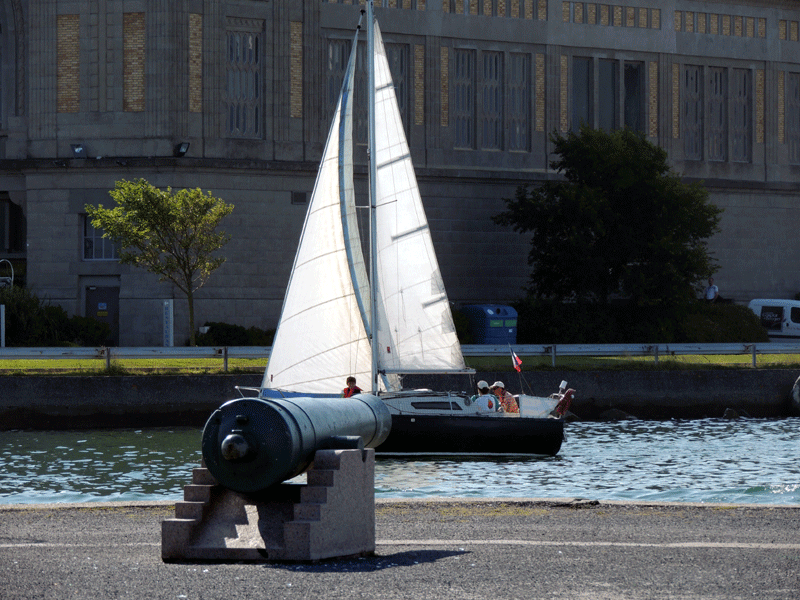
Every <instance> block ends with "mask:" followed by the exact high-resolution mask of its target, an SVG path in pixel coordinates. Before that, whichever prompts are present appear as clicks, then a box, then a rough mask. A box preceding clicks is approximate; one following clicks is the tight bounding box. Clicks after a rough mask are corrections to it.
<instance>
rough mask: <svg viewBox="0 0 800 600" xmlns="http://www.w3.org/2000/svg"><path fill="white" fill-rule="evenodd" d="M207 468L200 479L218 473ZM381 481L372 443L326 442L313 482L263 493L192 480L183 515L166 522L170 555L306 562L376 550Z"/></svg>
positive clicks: (164, 551)
mask: <svg viewBox="0 0 800 600" xmlns="http://www.w3.org/2000/svg"><path fill="white" fill-rule="evenodd" d="M203 471H205V469H195V470H194V471H193V475H192V480H193V481H203V482H207V481H209V480H213V477H211V475H210V474H208V473H207V472H206V473H203ZM374 486H375V451H374V450H373V449H371V448H370V449H366V450H320V451H318V452H317V453H316V455H315V457H314V463H313V465H312V467H311V469H310V470H309V472H308V477H307V483H306V484H300V485H298V484H290V483H282V484H279V485H276V486H273V487H272V488H270V489H269V490H267V491H266V492H262V493H260V494H257V495H252V496H250V495H246V494H240V493H238V492H234V491H231V490H228V489H226V488H224V487H222V486H220V485H198V484H194V483H193V484H191V485H187V486H186V487H185V488H184V497H185V498H186V501H184V502H179V503H176V505H175V515H176V516H175V518H174V519H167V520H165V521H164V522H163V523H162V528H161V556H162V559H163V560H164V561H165V562H173V561H178V560H181V561H187V560H189V561H191V560H201V561H220V562H222V561H303V562H306V561H316V560H323V559H328V558H336V557H347V556H359V555H366V554H372V553H373V552H374V551H375V487H374ZM203 498H205V499H203ZM189 517H191V518H189Z"/></svg>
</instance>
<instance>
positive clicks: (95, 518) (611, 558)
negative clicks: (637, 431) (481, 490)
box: [0, 499, 800, 600]
mask: <svg viewBox="0 0 800 600" xmlns="http://www.w3.org/2000/svg"><path fill="white" fill-rule="evenodd" d="M174 515H175V513H174V503H171V502H160V503H90V504H59V505H2V506H0V598H1V599H3V600H12V599H13V600H18V599H19V600H21V599H34V598H35V599H42V598H46V599H62V598H76V599H83V598H85V599H91V600H107V599H110V598H136V599H139V598H142V599H145V598H146V599H175V600H182V599H188V600H195V599H223V598H224V599H235V600H245V599H249V598H254V599H255V598H258V599H263V598H269V599H271V600H279V599H284V598H286V599H294V598H297V599H307V598H325V599H337V598H348V599H350V598H369V599H374V600H382V599H390V598H391V599H394V598H402V599H411V600H422V599H436V600H441V599H445V598H454V599H455V598H457V599H459V600H464V599H472V598H476V599H477V598H480V599H492V600H495V599H506V598H520V599H526V600H530V599H538V598H547V599H551V598H558V599H560V598H564V599H593V600H605V599H645V598H646V599H659V598H670V599H686V598H692V599H695V598H702V599H706V598H713V599H720V600H723V599H724V600H736V599H744V598H748V599H753V598H757V599H759V600H762V599H785V600H789V599H791V600H795V599H797V598H800V506H788V507H787V506H763V505H693V504H647V503H624V502H593V501H585V500H502V499H501V500H485V499H484V500H475V501H472V500H451V499H443V500H431V499H426V500H419V501H414V500H412V501H380V500H379V501H378V502H377V505H376V542H377V547H376V552H375V554H374V555H373V556H368V557H362V558H349V559H336V560H328V561H322V562H317V563H310V564H302V563H301V564H294V563H256V564H253V563H221V564H219V563H191V562H183V563H171V564H167V563H164V562H162V560H161V521H163V520H164V519H167V518H172V517H174Z"/></svg>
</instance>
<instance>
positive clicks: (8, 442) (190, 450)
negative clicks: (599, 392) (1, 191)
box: [0, 418, 800, 504]
mask: <svg viewBox="0 0 800 600" xmlns="http://www.w3.org/2000/svg"><path fill="white" fill-rule="evenodd" d="M566 429H567V440H566V442H565V443H564V445H563V446H562V448H561V452H560V453H559V455H558V456H556V457H553V458H541V457H529V456H513V457H488V456H475V457H471V458H465V457H458V458H454V457H445V458H442V457H430V456H418V457H411V458H385V457H380V456H379V457H378V460H377V462H376V472H375V489H376V495H377V497H379V498H421V497H430V496H446V497H456V498H488V497H517V498H520V497H534V498H563V497H581V498H591V499H597V500H625V499H633V500H658V501H673V502H736V503H764V504H800V444H798V441H799V440H798V438H799V437H800V436H798V434H799V433H800V419H798V418H791V419H781V420H761V419H757V420H740V421H725V420H716V419H704V420H696V421H666V422H655V421H622V422H615V423H570V424H568V425H567V428H566ZM200 437H201V432H200V430H199V429H145V430H113V431H67V432H52V431H45V432H21V431H12V432H0V503H4V504H8V503H44V502H87V501H109V500H128V501H129V500H178V499H180V498H181V497H182V494H183V486H184V485H186V484H187V483H189V481H190V477H191V470H192V468H194V467H196V466H197V465H198V464H199V462H200Z"/></svg>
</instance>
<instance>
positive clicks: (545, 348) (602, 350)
mask: <svg viewBox="0 0 800 600" xmlns="http://www.w3.org/2000/svg"><path fill="white" fill-rule="evenodd" d="M511 348H513V350H514V352H515V353H516V354H517V355H518V356H520V357H525V356H534V357H549V358H550V360H551V364H552V366H555V365H556V358H557V357H564V356H584V357H620V356H622V357H626V356H629V357H652V358H653V360H654V361H655V362H656V363H658V361H659V359H660V358H665V357H671V356H681V355H700V356H704V355H707V356H713V355H749V356H751V359H752V366H753V367H756V366H757V357H758V356H761V355H780V354H784V355H791V354H800V340H798V341H796V342H763V343H762V342H759V343H753V344H733V343H731V344H559V345H556V344H516V345H512V346H511ZM271 350H272V348H271V347H270V346H226V347H218V346H193V347H190V346H179V347H161V346H147V347H122V348H116V347H99V348H78V347H57V348H52V347H48V348H8V347H3V348H0V360H41V359H52V360H57V359H68V360H101V361H104V362H105V365H106V367H107V368H110V366H111V363H112V361H117V360H126V359H153V360H159V359H163V360H168V359H219V360H221V361H222V367H223V371H225V372H227V371H228V365H229V359H233V358H248V359H259V360H260V359H263V360H264V361H265V364H266V360H267V359H269V355H270V352H271ZM461 351H462V352H463V354H464V356H506V355H509V353H510V350H509V346H508V345H507V344H506V345H464V346H462V347H461Z"/></svg>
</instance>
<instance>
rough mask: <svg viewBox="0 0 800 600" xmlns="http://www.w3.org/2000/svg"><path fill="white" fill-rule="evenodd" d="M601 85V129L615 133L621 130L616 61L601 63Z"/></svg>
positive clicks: (617, 64)
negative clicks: (614, 131) (616, 130)
mask: <svg viewBox="0 0 800 600" xmlns="http://www.w3.org/2000/svg"><path fill="white" fill-rule="evenodd" d="M599 83H600V85H599V96H600V98H599V106H598V109H599V115H598V116H599V119H600V129H604V130H605V131H613V130H615V129H618V128H619V63H618V62H617V61H616V60H601V61H600V82H599Z"/></svg>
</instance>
